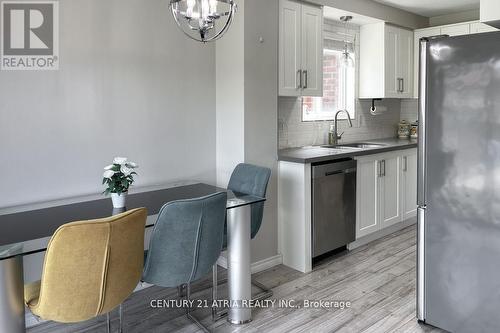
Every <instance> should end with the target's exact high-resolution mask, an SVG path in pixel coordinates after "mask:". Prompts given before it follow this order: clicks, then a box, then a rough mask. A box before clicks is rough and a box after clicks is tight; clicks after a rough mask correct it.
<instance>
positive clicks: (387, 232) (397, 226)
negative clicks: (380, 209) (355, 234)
mask: <svg viewBox="0 0 500 333" xmlns="http://www.w3.org/2000/svg"><path fill="white" fill-rule="evenodd" d="M415 223H417V218H416V217H412V218H410V219H408V220H405V221H403V222H401V223H396V224H394V225H391V226H390V227H387V228H385V229H382V230H379V231H376V232H374V233H373V234H369V235H366V236H364V237H361V238H359V239H356V240H355V241H354V242H352V243H350V244H348V245H347V248H348V249H349V250H354V249H355V248H358V247H360V246H363V245H366V244H368V243H371V242H373V241H374V240H377V239H379V238H382V237H385V236H388V235H390V234H392V233H394V232H396V231H399V230H401V229H404V228H406V227H409V226H411V225H414V224H415Z"/></svg>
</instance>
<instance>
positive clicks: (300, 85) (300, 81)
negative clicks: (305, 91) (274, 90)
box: [297, 69, 302, 89]
mask: <svg viewBox="0 0 500 333" xmlns="http://www.w3.org/2000/svg"><path fill="white" fill-rule="evenodd" d="M297 75H298V76H299V86H298V87H297V89H302V71H301V70H300V69H299V70H298V71H297Z"/></svg>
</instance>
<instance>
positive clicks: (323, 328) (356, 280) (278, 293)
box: [28, 226, 442, 333]
mask: <svg viewBox="0 0 500 333" xmlns="http://www.w3.org/2000/svg"><path fill="white" fill-rule="evenodd" d="M415 262H416V230H415V227H414V226H412V227H408V228H406V229H403V230H401V231H398V232H396V233H394V234H391V235H389V236H387V237H384V238H382V239H379V240H376V241H374V242H372V243H370V244H368V245H365V246H363V247H360V248H358V249H355V250H353V251H351V252H349V253H343V254H339V255H337V256H336V257H333V258H328V259H325V260H323V261H322V262H320V263H318V265H317V266H316V267H315V269H314V271H313V272H311V273H309V274H302V273H300V272H297V271H295V270H293V269H290V268H287V267H285V266H281V265H280V266H277V267H274V268H272V269H270V270H267V271H264V272H261V273H259V274H256V275H255V276H254V278H255V279H256V280H257V281H259V282H261V283H263V284H265V285H267V286H270V287H272V288H273V291H274V296H273V299H276V300H280V299H285V300H296V301H298V302H300V301H302V300H305V299H307V300H343V301H349V302H351V303H352V305H351V307H350V308H346V309H327V308H319V309H304V308H300V309H293V308H280V307H271V308H261V309H254V310H253V321H252V322H251V323H250V324H247V325H244V326H239V327H238V326H232V325H230V324H228V323H227V322H226V321H225V320H220V321H218V322H216V323H212V322H211V317H210V310H209V309H199V310H196V311H195V312H194V315H195V316H196V317H197V318H200V319H201V320H202V322H203V323H205V324H206V325H210V327H211V329H212V331H213V332H223V333H226V332H259V333H260V332H353V333H358V332H367V333H368V332H376V333H379V332H384V333H385V332H398V333H399V332H408V333H410V332H442V331H441V330H438V329H436V328H433V327H430V326H426V325H422V324H419V323H418V322H417V320H416V318H415V276H416V271H415V269H416V267H415ZM221 275H222V274H221ZM210 286H211V284H210V281H209V280H208V279H207V280H204V281H202V282H200V283H198V284H197V285H195V286H193V289H194V290H195V292H194V295H193V298H195V299H207V300H208V299H210V297H211V291H210ZM220 289H225V288H224V287H222V288H220ZM196 290H197V291H196ZM223 296H224V292H223V290H222V295H221V297H223ZM176 297H177V292H176V290H175V289H166V288H158V287H151V288H147V289H145V290H142V291H140V292H137V293H135V294H134V295H133V296H131V297H130V298H129V299H128V300H127V301H126V302H125V303H124V332H125V333H127V332H186V333H188V332H199V331H200V330H199V329H198V327H197V326H196V325H194V324H193V323H191V322H190V321H189V320H188V319H186V317H185V315H184V310H182V309H157V308H156V309H155V308H152V307H150V301H151V300H155V299H166V300H168V299H176ZM113 318H114V320H113V321H112V325H113V329H114V331H116V328H117V324H118V320H117V314H116V313H113ZM28 332H31V333H48V332H50V333H57V332H106V326H105V317H101V318H97V319H95V320H90V321H87V322H84V323H79V324H74V325H61V324H56V323H53V322H46V323H42V324H40V325H38V326H35V327H33V328H31V329H29V331H28Z"/></svg>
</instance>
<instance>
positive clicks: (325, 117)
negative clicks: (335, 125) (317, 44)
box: [301, 36, 359, 122]
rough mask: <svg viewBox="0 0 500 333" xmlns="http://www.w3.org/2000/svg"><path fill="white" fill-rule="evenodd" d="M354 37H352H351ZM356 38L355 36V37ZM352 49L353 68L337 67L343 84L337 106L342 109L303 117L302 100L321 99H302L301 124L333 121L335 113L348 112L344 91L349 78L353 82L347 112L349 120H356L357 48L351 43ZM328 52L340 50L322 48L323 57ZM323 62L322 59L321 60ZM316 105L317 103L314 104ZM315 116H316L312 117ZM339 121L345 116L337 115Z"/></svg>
mask: <svg viewBox="0 0 500 333" xmlns="http://www.w3.org/2000/svg"><path fill="white" fill-rule="evenodd" d="M353 37H354V36H353ZM356 37H357V36H356ZM324 39H335V40H337V38H332V37H329V36H325V37H324ZM355 40H357V38H355ZM352 48H353V50H354V53H353V58H354V67H353V68H351V69H350V68H345V67H342V66H339V68H340V69H341V71H339V75H341V76H342V78H340V79H339V80H340V81H341V82H344V83H343V84H341V85H340V89H341V90H342V91H341V92H340V93H339V99H340V103H338V104H341V105H343V106H344V107H341V108H339V109H338V110H335V111H332V112H321V111H320V112H314V113H312V116H309V117H307V119H306V117H305V115H306V112H305V111H304V98H311V99H313V100H314V99H322V98H323V97H307V96H306V97H302V101H301V120H302V122H321V121H333V120H334V119H335V114H336V113H337V111H339V110H341V109H347V110H348V111H349V106H347V103H348V102H347V96H346V95H347V94H348V92H347V91H346V90H347V80H349V78H351V79H352V80H354V82H353V84H352V91H351V93H352V95H353V97H352V102H351V103H352V112H349V115H350V116H351V119H352V120H357V118H358V115H357V112H356V111H357V110H356V98H357V80H358V72H359V71H358V68H359V67H358V66H359V64H358V47H357V45H356V43H355V42H354V41H353V42H352ZM328 52H335V53H338V52H342V50H338V49H334V48H328V47H326V46H324V47H323V57H324V56H325V55H326V54H327V53H328ZM323 60H324V58H323ZM350 70H351V71H352V73H348V72H349V71H350ZM316 103H318V102H316ZM314 115H316V116H314ZM338 119H339V120H347V116H346V115H345V114H344V113H342V114H340V115H339V118H338Z"/></svg>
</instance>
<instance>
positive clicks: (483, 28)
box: [470, 22, 498, 34]
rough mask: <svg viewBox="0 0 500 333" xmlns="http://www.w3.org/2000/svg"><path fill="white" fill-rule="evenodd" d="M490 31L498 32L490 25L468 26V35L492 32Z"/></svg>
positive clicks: (473, 24) (477, 24)
mask: <svg viewBox="0 0 500 333" xmlns="http://www.w3.org/2000/svg"><path fill="white" fill-rule="evenodd" d="M492 31H498V29H497V28H495V27H492V26H491V25H487V24H484V23H480V22H477V23H471V25H470V33H471V34H480V33H483V32H492Z"/></svg>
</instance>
